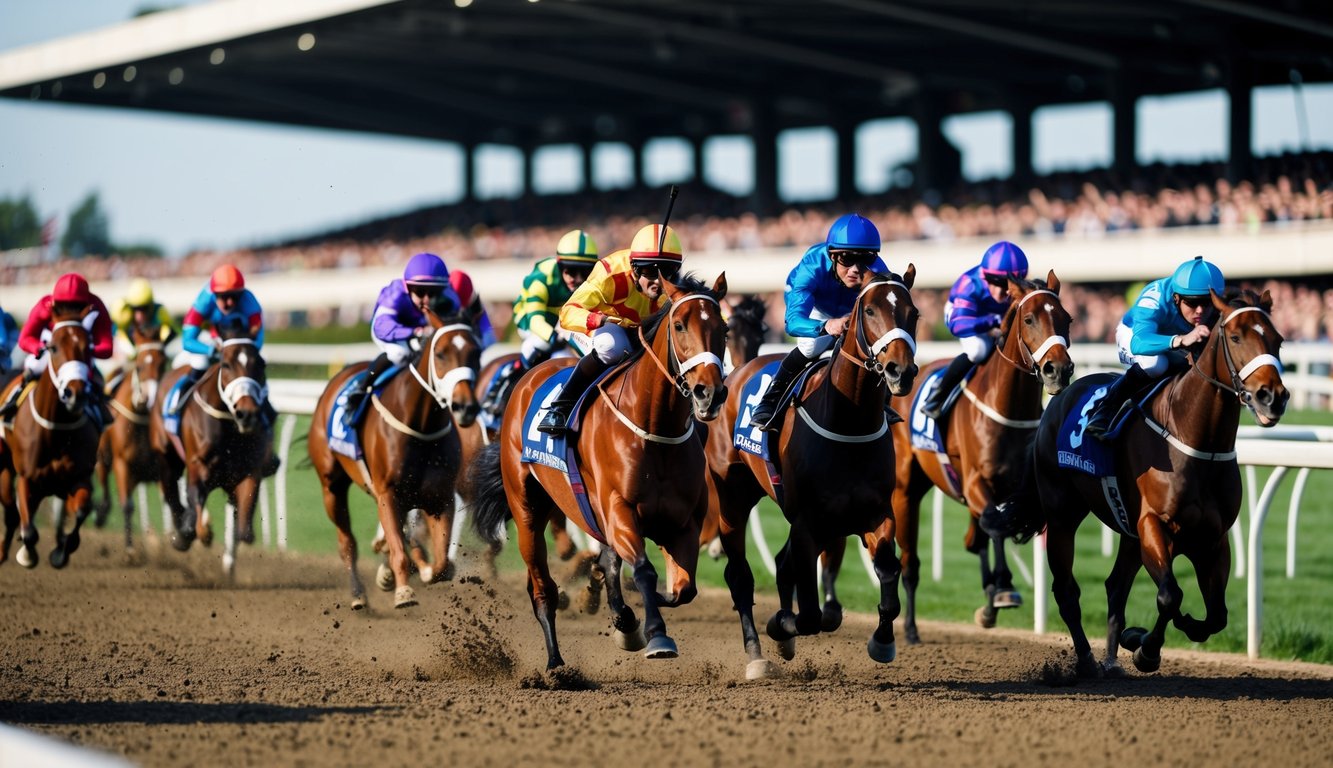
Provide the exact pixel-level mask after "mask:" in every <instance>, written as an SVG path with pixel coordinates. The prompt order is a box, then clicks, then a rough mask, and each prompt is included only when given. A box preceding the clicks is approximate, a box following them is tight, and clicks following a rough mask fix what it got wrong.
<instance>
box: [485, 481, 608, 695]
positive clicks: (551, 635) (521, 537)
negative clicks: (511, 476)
mask: <svg viewBox="0 0 1333 768" xmlns="http://www.w3.org/2000/svg"><path fill="white" fill-rule="evenodd" d="M520 487H521V485H520ZM508 495H509V499H510V502H509V503H510V510H511V512H512V514H513V517H514V530H515V534H516V536H517V538H518V551H519V554H520V555H522V556H523V562H524V563H527V566H528V599H529V600H531V601H532V613H533V615H534V616H536V617H537V623H538V624H540V625H541V628H542V636H543V637H544V638H545V640H546V668H547V669H555V668H556V667H561V666H564V664H565V660H564V658H562V657H561V656H560V643H559V641H558V640H557V639H556V634H555V612H556V607H557V603H558V602H559V592H560V590H559V589H558V588H557V587H556V583H555V580H554V579H552V578H551V570H550V566H548V565H547V562H546V534H545V531H544V529H545V527H546V523H547V519H546V516H545V515H539V514H536V513H535V512H534V510H533V506H532V502H531V500H529V499H528V498H527V497H526V496H524V495H522V494H513V493H511V494H508ZM611 581H612V580H611V579H610V578H609V577H608V578H607V586H608V592H609V591H610V585H611ZM615 581H616V584H617V586H619V581H620V574H619V573H618V572H617V573H616V578H615Z"/></svg>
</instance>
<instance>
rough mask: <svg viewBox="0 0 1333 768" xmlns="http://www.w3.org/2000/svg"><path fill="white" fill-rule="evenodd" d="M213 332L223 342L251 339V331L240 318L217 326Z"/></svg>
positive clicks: (234, 318)
mask: <svg viewBox="0 0 1333 768" xmlns="http://www.w3.org/2000/svg"><path fill="white" fill-rule="evenodd" d="M213 332H214V333H216V334H217V337H218V338H219V339H222V340H223V341H228V340H230V339H242V338H244V339H248V338H250V333H249V329H248V328H246V327H245V322H244V321H243V320H241V319H240V318H239V317H233V318H232V319H231V321H230V322H228V323H225V324H223V325H219V326H217V327H216V328H214V329H213Z"/></svg>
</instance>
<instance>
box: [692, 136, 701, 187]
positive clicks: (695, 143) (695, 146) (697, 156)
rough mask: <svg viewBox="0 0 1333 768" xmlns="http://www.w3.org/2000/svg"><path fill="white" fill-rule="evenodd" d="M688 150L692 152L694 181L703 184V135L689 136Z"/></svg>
mask: <svg viewBox="0 0 1333 768" xmlns="http://www.w3.org/2000/svg"><path fill="white" fill-rule="evenodd" d="M689 141H690V151H692V152H693V153H694V183H695V184H698V185H699V186H700V187H702V186H704V137H703V136H691V137H690V139H689Z"/></svg>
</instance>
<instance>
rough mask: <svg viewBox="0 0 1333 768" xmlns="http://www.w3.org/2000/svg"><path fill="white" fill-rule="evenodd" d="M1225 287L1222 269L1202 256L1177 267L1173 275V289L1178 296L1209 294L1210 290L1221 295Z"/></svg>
mask: <svg viewBox="0 0 1333 768" xmlns="http://www.w3.org/2000/svg"><path fill="white" fill-rule="evenodd" d="M1225 289H1226V281H1225V280H1223V279H1222V270H1220V269H1218V268H1217V267H1215V266H1213V265H1212V264H1209V263H1208V262H1206V261H1204V260H1203V257H1202V256H1195V257H1194V258H1192V259H1190V260H1189V261H1187V262H1185V263H1184V264H1181V265H1180V266H1179V267H1176V272H1175V274H1173V275H1172V276H1171V291H1172V292H1173V293H1175V294H1176V295H1178V296H1207V295H1208V291H1209V290H1212V292H1213V293H1216V294H1217V295H1218V296H1221V295H1222V292H1223V291H1224V290H1225Z"/></svg>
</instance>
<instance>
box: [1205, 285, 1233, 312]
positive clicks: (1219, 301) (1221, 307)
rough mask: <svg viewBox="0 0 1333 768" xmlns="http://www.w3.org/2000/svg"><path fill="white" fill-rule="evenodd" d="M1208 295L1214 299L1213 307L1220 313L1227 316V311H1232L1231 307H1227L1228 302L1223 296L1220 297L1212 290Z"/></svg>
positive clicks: (1209, 290)
mask: <svg viewBox="0 0 1333 768" xmlns="http://www.w3.org/2000/svg"><path fill="white" fill-rule="evenodd" d="M1208 295H1209V296H1210V297H1211V298H1212V300H1213V306H1214V307H1216V308H1217V311H1218V312H1221V313H1222V314H1226V312H1227V310H1229V309H1231V307H1229V306H1228V305H1227V303H1226V301H1225V300H1224V299H1223V298H1222V297H1221V296H1218V295H1217V293H1216V292H1215V291H1213V289H1212V288H1209V289H1208Z"/></svg>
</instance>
